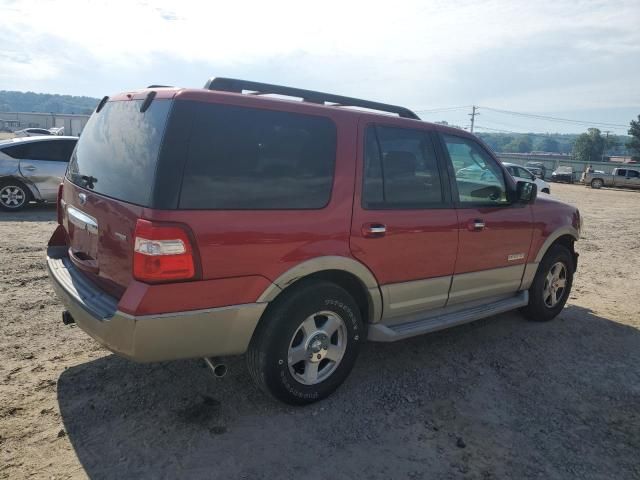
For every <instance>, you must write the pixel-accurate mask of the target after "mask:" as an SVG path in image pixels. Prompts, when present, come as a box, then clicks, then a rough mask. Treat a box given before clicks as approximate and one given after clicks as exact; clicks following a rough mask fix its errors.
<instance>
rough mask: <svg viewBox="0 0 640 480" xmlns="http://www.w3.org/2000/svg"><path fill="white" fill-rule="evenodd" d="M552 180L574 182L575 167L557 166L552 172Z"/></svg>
mask: <svg viewBox="0 0 640 480" xmlns="http://www.w3.org/2000/svg"><path fill="white" fill-rule="evenodd" d="M551 181H552V182H565V183H573V168H572V167H558V168H556V169H555V170H554V171H553V173H552V174H551Z"/></svg>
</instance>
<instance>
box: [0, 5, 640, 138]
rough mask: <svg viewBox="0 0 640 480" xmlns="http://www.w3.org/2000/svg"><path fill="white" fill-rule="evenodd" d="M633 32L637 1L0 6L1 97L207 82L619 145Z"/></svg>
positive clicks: (633, 112)
mask: <svg viewBox="0 0 640 480" xmlns="http://www.w3.org/2000/svg"><path fill="white" fill-rule="evenodd" d="M639 26H640V1H639V0H629V1H626V0H621V1H616V0H611V1H591V0H551V1H548V0H528V1H519V0H512V1H507V0H485V1H466V0H460V1H456V0H449V1H440V0H427V1H402V0H397V1H394V2H391V1H388V0H387V1H384V2H377V1H373V0H370V1H362V2H361V1H346V0H341V1H334V0H323V1H322V2H305V1H301V0H298V1H275V0H273V1H270V2H268V1H264V0H263V1H253V0H243V1H241V2H240V1H238V2H230V1H225V2H218V1H215V0H209V1H191V0H180V1H176V0H173V1H166V0H159V1H137V0H128V1H120V0H111V1H87V0H54V1H39V0H0V90H20V91H35V92H44V93H61V94H70V95H88V96H93V97H102V96H104V95H109V94H113V93H117V92H120V91H126V90H132V89H136V88H140V87H144V86H146V85H149V84H164V85H176V86H183V87H201V86H202V85H204V83H205V81H206V80H207V78H209V77H211V76H220V77H234V78H243V79H250V80H255V81H262V82H268V83H278V84H283V85H289V86H296V87H301V88H308V89H314V90H320V91H326V92H331V93H338V94H342V95H348V96H353V97H360V98H366V99H370V100H377V101H381V102H385V103H394V104H399V105H403V106H406V107H409V108H412V109H414V110H416V111H418V113H419V115H420V116H421V117H422V118H423V119H425V120H429V121H440V120H446V121H449V122H450V123H454V124H457V125H461V126H468V123H469V115H468V114H469V113H470V111H471V105H478V106H479V107H480V108H479V110H478V113H479V116H478V117H477V118H476V128H477V129H478V130H480V129H483V128H484V129H486V131H498V130H504V131H525V132H526V131H536V132H561V133H569V132H580V131H584V130H586V128H588V126H589V125H586V124H585V125H582V124H571V123H567V122H558V121H549V120H540V119H534V118H531V117H523V116H516V115H511V114H505V113H500V112H496V111H495V110H496V109H497V110H509V111H515V112H525V113H532V114H537V115H548V116H553V117H559V118H568V119H575V120H579V121H585V122H587V123H592V122H599V123H598V124H596V123H593V126H599V127H600V128H601V129H602V130H611V131H612V132H613V133H626V130H627V127H626V125H628V123H629V121H630V120H632V119H634V118H636V117H637V116H638V115H639V114H640V28H639ZM487 107H488V108H487ZM489 108H492V109H494V110H489ZM600 124H602V125H600ZM605 124H606V125H605Z"/></svg>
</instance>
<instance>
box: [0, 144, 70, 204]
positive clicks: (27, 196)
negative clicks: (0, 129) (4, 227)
mask: <svg viewBox="0 0 640 480" xmlns="http://www.w3.org/2000/svg"><path fill="white" fill-rule="evenodd" d="M77 141H78V138H77V137H62V136H49V137H22V138H13V139H10V140H5V141H2V142H0V209H2V210H10V211H16V210H20V209H21V208H23V207H24V206H25V205H27V203H29V201H31V200H35V201H55V200H56V196H57V193H58V185H59V184H60V182H61V181H62V177H63V176H64V173H65V171H66V169H67V165H68V163H69V159H70V158H71V153H72V152H73V149H74V147H75V146H76V142H77Z"/></svg>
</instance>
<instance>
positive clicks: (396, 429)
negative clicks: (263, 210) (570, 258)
mask: <svg viewBox="0 0 640 480" xmlns="http://www.w3.org/2000/svg"><path fill="white" fill-rule="evenodd" d="M552 190H553V192H554V195H556V196H557V197H559V198H561V199H563V200H566V201H568V202H570V203H573V204H576V205H578V206H579V208H580V210H581V212H582V214H583V216H584V219H585V230H584V239H583V240H582V241H581V242H580V245H579V251H580V254H581V256H580V267H579V272H578V275H577V278H576V282H575V286H574V291H573V293H572V295H571V298H570V300H569V305H568V306H567V308H566V309H565V310H564V311H563V313H562V314H561V315H560V317H559V318H557V319H556V320H555V321H553V322H551V323H546V324H537V323H530V322H527V321H525V320H524V319H523V318H522V317H520V316H519V315H518V314H517V313H510V314H504V315H500V316H497V317H492V318H489V319H487V320H484V321H480V322H476V323H474V324H470V325H466V326H463V327H459V328H455V329H453V330H449V331H445V332H440V333H437V334H432V335H427V336H423V337H420V338H415V339H412V340H409V341H406V342H404V343H397V344H369V345H368V346H366V348H365V349H364V351H363V353H362V355H361V357H360V358H359V360H358V363H357V365H356V368H355V370H354V371H353V373H352V375H351V377H350V378H349V380H347V382H346V383H345V385H344V386H343V387H342V388H341V389H340V390H339V391H338V393H337V394H336V395H334V396H333V397H331V398H330V399H328V400H326V401H324V402H321V403H319V404H316V405H313V406H310V407H306V408H291V407H287V406H284V405H281V404H278V403H276V402H274V401H272V400H270V399H268V398H266V397H264V396H263V395H262V394H260V393H259V392H258V391H257V390H256V389H255V388H254V387H253V385H252V384H251V382H250V380H249V378H248V374H247V372H246V369H245V366H244V362H243V359H234V360H232V361H231V363H230V369H231V373H230V374H229V375H228V376H227V377H226V378H224V379H214V378H213V377H212V376H211V375H210V373H209V372H208V370H206V369H205V368H204V364H203V362H202V361H201V360H194V361H183V362H176V363H167V364H154V365H137V364H133V363H130V362H128V361H125V360H121V359H119V358H117V357H115V356H113V355H111V354H110V353H109V352H108V351H106V350H104V349H103V348H101V347H99V346H98V345H97V344H96V343H94V342H93V341H92V340H90V339H89V338H88V337H87V336H86V335H85V334H84V333H83V332H82V331H80V330H79V329H78V328H73V327H65V326H63V325H62V323H61V321H60V312H61V310H62V308H61V306H60V304H59V303H58V301H57V300H56V298H55V297H54V295H53V291H52V289H51V287H50V286H49V283H48V281H47V276H46V273H45V268H44V245H45V242H46V241H47V239H48V237H49V235H50V233H51V231H52V230H53V228H54V224H55V220H54V217H55V209H54V208H51V207H34V208H32V209H30V210H29V211H27V212H25V213H22V214H16V215H9V214H6V213H5V214H3V213H0V274H1V278H2V285H1V286H0V303H1V304H2V305H3V307H4V308H3V309H2V311H1V313H0V393H1V402H0V478H11V479H18V478H31V477H33V478H86V477H91V478H141V477H148V478H209V479H211V478H215V479H218V478H220V479H232V478H246V479H254V478H257V479H275V478H305V479H316V478H323V479H326V478H330V479H332V480H334V479H340V478H346V479H353V478H367V479H378V478H380V479H383V478H384V479H386V478H394V479H396V478H408V479H422V478H481V479H492V478H516V479H520V478H544V479H548V478H562V479H565V478H576V479H590V478H600V479H624V478H640V193H637V192H631V191H614V190H606V189H605V190H591V189H587V188H584V187H581V186H569V185H553V187H552Z"/></svg>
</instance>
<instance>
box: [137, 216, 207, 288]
mask: <svg viewBox="0 0 640 480" xmlns="http://www.w3.org/2000/svg"><path fill="white" fill-rule="evenodd" d="M133 250H134V251H133V276H134V277H135V278H136V279H138V280H141V281H143V282H150V283H157V282H168V281H174V280H189V279H191V278H193V277H194V276H195V274H196V269H195V258H194V257H195V255H194V251H193V246H192V245H191V239H190V238H189V235H188V234H187V231H186V230H185V229H184V228H182V227H180V226H176V225H173V224H170V225H163V224H162V223H154V222H150V221H148V220H142V219H139V220H138V222H137V223H136V231H135V240H134V248H133Z"/></svg>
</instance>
